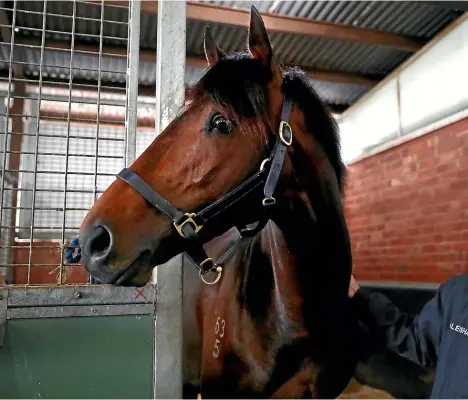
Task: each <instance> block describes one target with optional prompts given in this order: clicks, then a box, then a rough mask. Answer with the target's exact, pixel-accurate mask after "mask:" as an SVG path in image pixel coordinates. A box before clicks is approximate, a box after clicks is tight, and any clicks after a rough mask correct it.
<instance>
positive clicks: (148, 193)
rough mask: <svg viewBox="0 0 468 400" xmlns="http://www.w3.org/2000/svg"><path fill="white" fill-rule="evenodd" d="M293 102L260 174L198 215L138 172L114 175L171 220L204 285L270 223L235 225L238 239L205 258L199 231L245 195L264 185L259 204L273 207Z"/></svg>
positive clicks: (263, 219) (264, 218)
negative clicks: (215, 256) (246, 240)
mask: <svg viewBox="0 0 468 400" xmlns="http://www.w3.org/2000/svg"><path fill="white" fill-rule="evenodd" d="M292 106H293V101H292V100H291V99H289V98H288V97H286V96H284V99H283V107H282V110H281V121H280V124H279V129H278V135H277V136H276V142H275V145H274V148H273V151H272V153H271V154H270V157H269V158H267V159H266V160H264V161H263V162H262V165H261V167H260V171H258V172H257V173H255V174H254V175H252V176H251V177H250V178H248V179H247V180H245V181H244V182H243V183H241V184H240V185H239V186H237V187H236V188H234V189H233V190H231V191H229V192H228V193H227V194H225V195H224V196H222V197H221V198H220V199H219V200H217V201H215V202H214V203H211V204H209V205H208V206H206V207H205V208H203V209H201V210H199V211H198V212H196V213H195V212H192V213H189V212H184V211H182V210H180V209H178V208H177V207H175V206H174V205H173V204H171V203H170V202H169V201H168V200H166V199H165V198H164V197H162V196H161V195H160V194H158V193H157V192H156V191H155V190H154V189H153V188H152V187H151V186H150V185H148V183H146V182H145V181H144V180H143V179H142V178H141V177H140V176H139V175H138V174H137V173H135V172H133V171H132V170H131V169H129V168H124V169H123V170H122V171H120V173H119V174H118V175H117V177H118V178H120V179H122V180H123V181H125V182H126V183H127V184H128V185H130V186H131V187H132V188H133V189H134V190H135V191H136V192H137V193H139V194H140V195H141V196H142V197H143V198H144V199H145V200H146V201H147V202H148V203H149V204H150V205H151V206H152V207H154V208H156V209H157V210H158V211H159V212H161V213H163V214H165V215H167V216H168V217H169V218H170V219H171V220H172V221H173V225H174V228H175V230H176V231H177V232H178V234H179V235H180V236H181V237H182V238H183V239H185V240H186V242H185V249H184V252H185V253H186V254H187V256H188V257H189V258H190V259H191V261H192V262H193V263H194V264H195V266H196V267H197V268H198V269H199V270H200V276H201V278H202V279H203V281H204V282H205V283H208V284H213V283H216V282H217V281H218V280H219V279H220V277H221V273H222V266H223V265H224V263H225V262H226V261H227V260H228V259H229V258H230V257H231V256H232V255H233V254H234V252H235V250H236V249H237V248H238V246H239V245H240V243H241V242H242V240H243V239H244V238H247V237H250V236H252V235H254V234H256V233H257V232H259V231H260V230H262V229H263V227H264V226H265V225H266V223H267V222H268V220H269V217H268V213H267V212H264V213H263V215H262V216H261V217H260V218H259V220H258V222H257V225H256V226H255V227H254V228H246V227H245V226H244V227H240V226H237V229H238V231H239V233H240V237H239V239H238V240H237V241H236V242H235V243H234V244H233V245H232V246H231V247H230V248H229V249H228V251H227V252H226V253H225V254H224V255H223V256H222V257H221V259H220V260H219V261H218V262H216V263H215V262H214V261H213V260H212V259H211V258H210V257H208V256H207V254H206V251H205V249H204V248H203V243H202V241H201V240H200V237H199V236H198V232H199V231H200V230H201V229H202V228H203V227H204V226H205V225H207V224H208V223H209V222H210V221H212V220H213V219H215V218H220V217H222V215H224V214H227V213H228V212H229V211H230V210H231V209H232V208H233V207H234V206H235V205H236V204H237V203H239V201H241V200H243V199H245V198H246V197H247V196H251V195H254V194H255V192H256V191H259V189H260V187H261V186H262V185H263V199H262V204H263V206H264V207H265V208H264V209H265V211H266V210H267V209H268V207H269V206H272V205H274V204H276V199H275V198H274V197H273V195H274V192H275V189H276V185H277V184H278V180H279V177H280V174H281V171H282V168H283V164H284V158H285V154H286V150H287V147H288V146H290V145H291V143H292V138H293V135H292V130H291V127H290V126H289V123H288V121H289V117H290V115H291V110H292ZM209 271H212V272H216V273H217V276H216V278H215V280H214V281H212V282H208V281H205V279H204V278H203V275H204V274H206V273H207V272H209Z"/></svg>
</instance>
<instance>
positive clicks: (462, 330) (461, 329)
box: [450, 322, 468, 336]
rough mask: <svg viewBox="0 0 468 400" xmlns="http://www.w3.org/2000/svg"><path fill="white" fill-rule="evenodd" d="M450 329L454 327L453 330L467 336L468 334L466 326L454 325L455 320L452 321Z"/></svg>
mask: <svg viewBox="0 0 468 400" xmlns="http://www.w3.org/2000/svg"><path fill="white" fill-rule="evenodd" d="M450 329H452V330H453V331H456V332H459V333H461V334H463V335H465V336H468V329H467V328H465V327H464V326H460V325H454V323H453V322H450Z"/></svg>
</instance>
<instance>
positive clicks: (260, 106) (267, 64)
mask: <svg viewBox="0 0 468 400" xmlns="http://www.w3.org/2000/svg"><path fill="white" fill-rule="evenodd" d="M247 43H248V51H246V52H235V53H230V54H225V53H224V52H223V51H222V50H221V49H220V48H219V47H218V46H217V45H216V43H215V41H214V40H213V38H212V36H211V34H210V31H209V29H208V28H207V30H206V32H205V38H204V48H205V56H206V59H207V62H208V65H209V68H208V69H207V70H206V72H205V73H204V75H203V76H202V77H201V79H200V80H199V82H198V83H197V84H196V85H195V86H194V87H193V89H191V90H190V92H189V93H188V94H187V96H186V99H185V102H184V104H183V106H182V107H181V109H180V111H179V113H178V115H177V117H176V118H175V119H174V120H173V121H172V122H171V123H170V124H169V125H168V126H167V128H166V129H165V130H164V131H163V132H162V133H161V134H160V135H159V136H158V137H157V138H156V139H155V140H154V141H153V142H152V144H151V145H150V146H149V147H148V148H147V149H146V150H145V151H144V152H143V153H142V154H141V155H140V156H139V157H138V159H136V160H135V161H134V162H133V163H132V165H130V166H129V167H128V168H125V169H124V170H123V171H121V172H120V174H119V175H118V179H116V180H115V181H114V182H113V183H112V184H111V185H110V186H109V187H108V188H107V190H106V191H105V192H104V193H103V194H102V196H101V197H100V198H99V199H98V201H97V202H96V203H95V204H94V206H93V207H92V208H91V210H90V211H89V213H88V214H87V216H86V218H85V219H84V221H83V223H82V225H81V228H80V243H81V247H82V257H83V261H84V265H85V267H86V269H87V270H88V271H89V273H90V274H91V275H93V276H95V277H96V278H97V279H99V280H100V281H101V282H103V283H111V284H115V285H135V286H140V285H144V284H146V283H147V282H148V280H149V279H150V277H151V271H152V269H153V267H154V266H155V265H158V264H162V263H164V262H166V261H168V260H169V259H171V258H172V257H174V256H175V255H177V254H179V253H181V252H187V254H189V255H190V256H191V258H192V260H193V261H194V263H195V264H196V265H197V267H199V268H200V271H203V273H204V272H206V271H209V270H213V269H215V270H216V271H218V269H216V268H217V266H216V263H214V262H213V261H212V260H211V259H209V258H208V257H207V256H206V253H205V251H204V250H203V247H202V244H203V243H206V242H207V241H209V240H211V239H213V238H214V237H216V236H219V235H221V234H222V233H223V232H226V231H227V230H229V229H231V228H233V227H237V228H238V229H239V230H241V231H243V232H245V233H246V234H248V233H249V229H252V228H246V227H247V226H249V225H250V224H254V223H257V231H258V229H261V228H262V226H264V224H265V222H266V221H267V220H268V219H270V218H271V219H274V218H276V217H278V218H279V219H281V217H284V216H285V215H284V213H283V215H281V212H279V211H281V205H282V204H285V202H288V201H290V200H291V199H292V198H295V199H297V198H301V199H302V200H301V201H302V202H303V204H305V208H306V209H307V210H308V211H307V212H308V213H309V215H310V217H311V218H313V219H314V220H315V221H316V224H317V226H318V227H321V228H323V229H324V231H325V232H331V231H333V235H335V236H336V232H339V236H340V237H339V240H336V237H334V238H333V241H334V243H333V246H334V247H333V249H334V250H333V251H338V252H341V253H343V254H344V258H342V260H341V261H340V262H344V264H345V266H346V265H347V266H348V267H349V266H350V251H349V242H348V237H347V230H346V226H345V224H344V218H343V213H342V209H341V207H342V206H341V197H340V196H341V193H340V189H341V184H342V180H343V164H342V163H341V158H340V155H339V143H338V138H337V135H336V132H335V125H334V121H333V118H331V117H330V115H329V114H328V112H327V111H326V108H325V106H324V105H323V104H322V102H321V101H320V100H319V99H318V96H316V95H314V96H312V98H311V97H310V95H311V91H313V89H312V88H311V87H310V83H308V82H309V81H308V79H307V77H306V75H305V74H304V73H303V72H302V71H299V70H296V69H292V70H289V71H288V72H287V73H284V72H283V71H282V69H281V68H280V66H279V64H278V63H277V61H276V59H275V56H274V54H273V51H272V46H271V44H270V41H269V38H268V35H267V32H266V30H265V26H264V23H263V20H262V18H261V16H260V14H259V13H258V11H257V10H256V9H255V8H254V7H252V12H251V16H250V26H249V31H248V40H247ZM301 96H302V100H303V101H302V102H301V101H299V102H297V101H296V98H298V97H299V99H300V98H301ZM304 100H305V101H304ZM306 103H307V104H306ZM311 108H312V109H315V110H318V111H317V115H309V116H306V114H307V113H308V114H310V109H311ZM311 131H313V134H312V135H311V134H310V132H311ZM293 132H294V135H293ZM288 199H289V200H288ZM253 232H256V230H255V229H253ZM330 237H331V236H330ZM337 243H338V244H337ZM340 243H341V244H340ZM337 249H338V250H337Z"/></svg>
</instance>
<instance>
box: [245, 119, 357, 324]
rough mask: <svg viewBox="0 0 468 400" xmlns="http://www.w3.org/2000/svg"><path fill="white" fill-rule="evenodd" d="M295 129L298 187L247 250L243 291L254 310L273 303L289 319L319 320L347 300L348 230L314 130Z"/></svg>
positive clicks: (292, 164)
mask: <svg viewBox="0 0 468 400" xmlns="http://www.w3.org/2000/svg"><path fill="white" fill-rule="evenodd" d="M293 130H294V132H295V139H296V144H295V145H296V147H295V148H294V152H293V153H292V154H293V155H292V157H291V159H290V160H289V161H290V167H292V170H293V171H294V174H296V176H295V181H296V183H295V185H294V186H295V188H294V189H293V190H289V193H290V194H289V195H288V196H284V197H283V198H281V196H280V198H279V201H278V203H277V207H278V208H277V210H276V211H275V212H274V213H273V214H272V219H271V220H270V221H269V223H268V224H267V225H266V226H265V228H264V229H263V230H262V232H260V233H259V234H258V235H257V237H256V238H254V239H253V240H252V242H251V245H250V246H249V247H248V248H245V249H244V250H243V251H244V256H243V257H244V262H243V264H244V265H245V275H244V276H243V285H241V286H240V287H239V291H240V293H239V294H240V298H241V299H245V302H246V304H247V306H248V307H249V308H250V309H251V310H253V309H255V310H257V309H258V310H260V309H262V308H263V310H264V312H269V311H271V308H272V307H273V308H274V309H275V310H276V311H277V314H279V315H283V316H289V317H288V318H287V319H288V320H291V319H293V320H294V319H295V320H296V321H297V322H299V320H300V318H299V316H301V315H308V316H309V317H310V318H311V320H313V321H314V322H316V321H317V317H318V318H320V319H321V320H327V319H328V318H330V316H331V315H336V312H340V311H342V310H343V307H345V305H344V304H346V303H347V301H348V299H347V290H348V285H349V276H350V272H351V254H350V245H349V236H348V231H347V227H346V222H345V220H344V216H343V212H342V204H341V198H340V193H339V189H338V185H337V182H336V175H335V171H334V170H333V169H332V168H331V166H330V165H329V163H328V160H327V159H326V157H325V156H324V153H323V152H322V151H321V150H320V146H317V144H316V143H310V141H311V138H312V137H313V136H312V135H311V134H310V133H308V132H306V131H305V130H301V129H300V127H299V126H295V127H293ZM301 175H302V176H301ZM289 189H291V188H289ZM291 193H292V194H291ZM260 299H263V300H260ZM267 299H269V303H268V301H267ZM318 305H321V306H322V307H320V306H318ZM306 318H307V317H306Z"/></svg>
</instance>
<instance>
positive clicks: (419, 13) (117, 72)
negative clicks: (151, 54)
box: [0, 0, 461, 105]
mask: <svg viewBox="0 0 468 400" xmlns="http://www.w3.org/2000/svg"><path fill="white" fill-rule="evenodd" d="M204 2H206V3H211V4H215V5H221V6H225V7H233V8H244V9H245V8H249V7H250V5H251V4H254V5H255V6H256V7H257V8H258V9H259V11H260V12H273V13H277V14H283V15H290V16H295V17H301V18H308V19H315V20H321V21H328V22H336V23H343V24H349V25H353V26H358V27H364V28H374V29H379V30H384V31H389V32H395V33H398V34H404V35H408V36H415V37H419V38H423V39H426V40H427V39H430V38H432V37H433V35H434V34H436V33H437V32H439V31H440V30H441V29H442V28H444V27H445V26H446V25H447V24H448V23H450V22H451V21H452V20H454V19H455V18H456V17H458V16H459V15H460V14H461V12H460V11H456V10H451V9H448V8H446V7H437V6H435V5H431V4H426V3H423V2H419V1H401V2H400V1H385V2H376V1H251V2H247V1H230V0H229V1H228V0H227V1H224V0H223V1H213V0H209V1H204ZM42 9H43V2H41V1H35V2H32V1H23V0H21V1H18V2H17V16H16V23H17V27H18V28H19V31H18V32H17V33H16V35H20V36H33V37H38V38H39V37H40V36H41V33H42V24H43V15H42ZM21 10H27V12H21ZM47 13H48V14H47V18H46V29H47V32H46V37H47V38H49V39H54V40H64V41H67V42H70V32H71V29H72V23H71V22H72V19H71V18H70V17H71V16H72V15H73V2H71V1H60V2H55V1H52V2H48V3H47ZM76 17H77V18H76V26H75V31H76V34H77V35H76V39H75V40H76V41H80V42H82V43H86V42H94V43H98V42H99V33H100V26H101V6H100V5H99V4H89V3H83V2H77V3H76ZM103 18H104V21H103V43H104V44H105V45H114V46H115V45H118V46H120V47H123V48H125V47H126V45H127V43H126V41H127V39H126V38H127V34H128V24H127V21H128V9H127V8H126V7H122V6H119V7H115V6H108V5H106V6H105V8H104V14H103ZM205 26H206V23H204V22H199V21H193V20H188V21H187V53H188V54H189V55H199V56H203V33H204V29H205ZM210 26H211V28H212V32H213V35H214V37H215V39H216V41H217V42H218V44H219V46H220V47H222V48H223V49H224V50H225V51H232V50H243V49H245V46H246V38H247V29H246V28H245V27H239V26H231V25H223V24H218V23H211V24H210ZM140 31H141V37H140V46H141V48H142V49H156V43H157V41H156V35H157V17H156V16H155V15H152V14H148V13H142V16H141V22H140ZM270 38H271V42H272V45H273V47H274V50H275V52H276V53H277V56H278V59H279V61H280V62H282V63H284V64H287V65H299V66H302V67H307V68H312V69H313V68H317V69H321V70H330V71H335V72H347V73H351V74H353V73H354V74H362V75H365V74H375V75H386V74H388V73H390V72H391V71H392V70H393V69H394V68H395V67H397V66H398V65H399V64H400V63H401V62H403V61H404V60H405V59H406V58H407V57H408V56H409V53H406V52H403V51H397V50H395V49H390V48H388V47H383V46H370V45H364V44H359V43H352V42H345V41H338V40H329V39H325V38H317V37H310V36H304V35H293V34H286V33H279V32H270ZM4 46H5V45H3V46H0V56H1V58H2V60H0V69H3V70H5V69H7V68H8V59H9V58H8V57H9V52H8V49H6V48H5V47H4ZM6 47H8V46H6ZM69 59H70V57H69V55H67V53H66V52H60V51H55V50H47V51H46V52H45V54H44V63H45V64H46V65H47V66H45V67H44V69H43V73H44V74H45V76H49V77H52V78H55V77H57V78H63V77H68V69H69ZM39 60H40V52H39V50H38V49H26V51H25V61H27V63H28V65H27V66H26V72H27V73H28V74H31V75H33V76H37V75H38V71H39V68H38V65H35V64H38V63H39ZM73 64H74V66H76V70H75V72H74V74H75V77H76V78H81V79H90V80H96V79H97V78H98V76H99V72H98V71H97V70H98V57H97V56H95V55H84V54H77V53H75V55H74V61H73ZM101 70H102V71H101V78H102V79H103V80H104V81H109V82H119V83H124V82H125V70H126V60H125V57H112V56H104V57H103V59H102V66H101ZM202 71H203V70H202V69H200V68H194V67H191V66H188V67H187V68H186V78H185V81H186V84H187V85H193V83H195V82H196V81H197V80H198V78H199V76H200V75H201V73H202ZM139 80H140V83H141V84H143V85H153V84H154V81H155V65H154V64H153V63H149V62H140V77H139ZM316 86H317V88H318V90H319V92H320V93H321V94H322V95H323V97H324V98H325V99H326V100H327V101H329V102H331V103H333V104H346V105H349V104H351V103H353V102H354V101H356V100H357V99H358V98H359V97H360V96H362V94H364V93H365V92H366V91H367V90H368V88H366V87H363V86H359V85H351V84H339V83H334V82H316Z"/></svg>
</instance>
